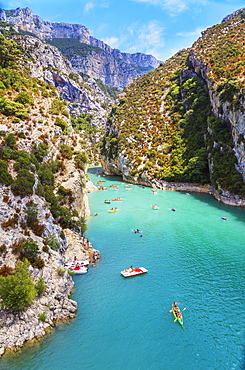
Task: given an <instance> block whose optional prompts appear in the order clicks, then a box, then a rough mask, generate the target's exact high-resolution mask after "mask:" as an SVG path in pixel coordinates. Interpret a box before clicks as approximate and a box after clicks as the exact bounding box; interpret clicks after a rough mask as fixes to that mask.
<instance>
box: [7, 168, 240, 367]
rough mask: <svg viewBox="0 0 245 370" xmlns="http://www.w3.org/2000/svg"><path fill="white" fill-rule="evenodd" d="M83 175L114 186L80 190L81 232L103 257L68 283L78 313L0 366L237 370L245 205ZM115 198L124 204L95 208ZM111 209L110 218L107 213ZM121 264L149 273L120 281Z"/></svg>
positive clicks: (8, 358)
mask: <svg viewBox="0 0 245 370" xmlns="http://www.w3.org/2000/svg"><path fill="white" fill-rule="evenodd" d="M89 176H90V177H91V179H92V180H93V181H94V183H96V182H97V181H98V180H101V179H103V180H106V182H105V184H104V185H105V186H108V185H110V184H118V187H119V190H118V191H116V190H115V189H113V188H108V190H105V191H104V190H102V191H97V192H93V193H91V194H89V200H90V206H91V212H92V213H93V214H95V213H98V215H97V216H96V217H95V216H92V217H91V218H89V221H88V230H87V232H86V236H87V237H88V238H89V239H90V241H91V242H92V243H93V244H94V247H95V248H97V249H99V250H100V252H101V256H102V258H101V261H100V262H99V263H98V264H97V265H96V266H95V267H93V268H92V267H91V268H90V269H89V272H88V273H87V274H86V275H82V276H75V277H74V281H75V292H74V294H73V297H72V298H73V299H75V300H76V301H77V302H78V305H79V310H78V312H77V317H76V319H75V320H73V321H71V322H69V323H68V324H65V325H60V326H57V327H55V328H54V330H53V331H52V332H51V333H50V334H48V335H47V337H46V338H45V339H44V340H43V341H41V342H39V343H38V344H37V345H35V346H25V347H24V348H23V349H22V351H21V353H19V354H17V355H14V356H13V355H11V356H9V355H7V356H4V357H3V358H2V359H0V368H1V369H11V370H15V369H21V370H27V369H28V370H34V369H38V370H46V369H48V370H54V369H55V370H56V369H64V370H66V369H73V370H78V369H79V370H80V369H82V370H87V369H92V370H103V369H108V370H114V369H115V370H131V369H140V370H141V369H142V370H146V369H147V370H148V369H149V370H155V369H159V370H160V369H163V370H169V369H171V370H179V369H181V370H193V369H197V370H226V369H227V370H231V369H244V368H245V362H244V350H245V330H244V328H245V325H244V324H245V310H244V304H245V293H244V288H245V264H244V261H245V238H244V236H245V209H241V208H233V207H228V206H225V205H223V204H221V203H219V202H217V201H216V200H215V199H214V198H213V197H211V196H208V195H203V194H194V193H191V194H185V193H181V192H172V191H157V194H153V193H151V189H150V188H142V187H139V186H136V185H130V188H132V190H126V186H125V183H123V182H122V181H121V179H120V178H118V177H98V176H97V175H96V174H94V173H90V174H89ZM115 197H121V198H122V199H123V200H122V201H121V202H112V203H113V204H111V205H108V204H105V203H104V200H105V199H112V198H115ZM152 204H157V205H158V206H159V210H153V209H152V208H151V206H152ZM112 206H115V207H118V208H119V212H117V213H108V212H107V211H108V209H110V208H111V207H112ZM172 207H173V208H175V209H176V211H175V212H173V211H171V208H172ZM221 216H226V217H227V218H228V219H227V220H226V221H225V220H222V219H221ZM136 228H139V229H140V230H141V234H135V233H134V229H136ZM140 235H142V237H140ZM130 265H133V266H135V267H140V266H144V267H146V268H147V269H148V270H149V271H148V273H147V274H145V275H142V276H137V277H133V278H129V279H125V278H123V277H122V276H121V275H120V271H121V270H123V269H124V268H127V267H129V266H130ZM174 300H176V301H178V302H179V301H180V300H181V301H182V302H181V303H180V307H181V308H182V309H183V308H186V310H185V311H184V313H183V316H184V326H183V328H182V327H181V326H180V325H179V324H178V323H176V322H174V321H173V315H172V314H171V313H169V310H170V309H171V303H172V301H174Z"/></svg>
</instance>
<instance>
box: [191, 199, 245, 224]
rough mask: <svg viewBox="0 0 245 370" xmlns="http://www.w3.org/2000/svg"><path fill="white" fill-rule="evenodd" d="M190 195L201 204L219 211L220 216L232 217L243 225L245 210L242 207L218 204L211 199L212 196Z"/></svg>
mask: <svg viewBox="0 0 245 370" xmlns="http://www.w3.org/2000/svg"><path fill="white" fill-rule="evenodd" d="M190 195H191V196H192V197H193V198H195V199H196V200H199V201H200V202H202V203H206V202H208V203H209V204H210V205H211V206H213V207H215V208H216V209H217V210H220V216H227V218H228V217H229V216H232V217H233V218H235V219H237V220H239V221H242V222H244V223H245V208H244V207H235V206H230V205H228V204H224V203H221V202H219V201H218V200H217V199H215V198H214V197H213V195H209V194H203V193H190Z"/></svg>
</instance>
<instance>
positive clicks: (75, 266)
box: [65, 261, 89, 275]
mask: <svg viewBox="0 0 245 370" xmlns="http://www.w3.org/2000/svg"><path fill="white" fill-rule="evenodd" d="M88 265H89V262H88V261H76V263H74V262H70V263H66V264H65V267H66V268H67V269H68V270H72V271H73V272H74V273H75V274H76V275H79V274H86V272H88V267H87V266H88Z"/></svg>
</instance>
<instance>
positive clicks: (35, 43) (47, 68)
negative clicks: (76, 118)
mask: <svg viewBox="0 0 245 370" xmlns="http://www.w3.org/2000/svg"><path fill="white" fill-rule="evenodd" d="M13 38H14V40H15V41H16V42H17V43H18V44H19V45H20V46H22V47H23V49H24V50H25V54H26V56H27V59H25V64H26V65H27V67H28V68H29V70H30V73H31V76H32V77H36V78H38V79H40V80H42V81H44V82H46V83H49V84H52V85H53V86H55V87H56V88H57V91H58V93H59V95H60V97H61V98H63V99H65V100H67V101H68V102H69V106H68V107H69V110H70V112H71V114H76V115H79V114H80V113H81V112H84V113H88V114H92V116H93V119H92V123H93V124H94V125H95V126H98V127H104V126H105V117H106V114H107V112H108V111H109V109H110V107H111V105H112V104H113V101H112V99H111V98H110V97H109V96H107V95H106V94H105V93H103V91H102V90H101V89H100V88H99V87H98V85H97V84H96V82H95V81H94V80H93V79H92V78H87V79H86V81H84V80H83V78H82V77H81V76H80V75H79V74H78V73H76V71H75V70H74V69H73V67H72V65H71V63H70V62H69V61H68V60H67V59H66V58H64V57H63V56H62V54H61V53H60V52H59V50H58V49H57V48H56V47H54V46H51V45H49V44H46V43H45V42H43V41H41V40H39V39H37V38H36V37H32V36H30V35H22V34H18V35H15V36H14V37H13Z"/></svg>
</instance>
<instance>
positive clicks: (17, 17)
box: [0, 8, 160, 90]
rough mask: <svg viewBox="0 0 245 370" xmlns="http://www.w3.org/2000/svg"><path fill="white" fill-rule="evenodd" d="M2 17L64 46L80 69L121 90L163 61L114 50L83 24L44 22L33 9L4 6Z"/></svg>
mask: <svg viewBox="0 0 245 370" xmlns="http://www.w3.org/2000/svg"><path fill="white" fill-rule="evenodd" d="M0 20H2V21H4V22H10V23H12V24H14V25H15V26H17V27H18V29H19V31H20V30H21V31H23V32H28V33H32V34H33V35H36V36H37V37H39V38H40V39H41V40H47V41H48V42H50V44H52V45H54V46H56V47H58V48H59V49H60V51H61V52H62V53H63V54H64V55H65V56H66V57H67V58H68V59H69V60H70V62H71V64H72V66H73V68H74V69H75V70H76V71H77V72H80V73H83V74H87V75H89V76H90V77H92V78H94V79H99V80H101V81H102V82H103V83H104V84H108V85H109V86H111V87H117V88H118V89H120V90H121V89H123V88H124V87H125V86H127V85H128V84H129V83H131V82H132V81H133V80H134V79H136V78H138V77H140V76H142V75H143V74H145V73H146V72H149V71H151V70H153V69H155V68H156V67H158V66H159V64H160V62H159V61H158V60H157V59H156V58H155V57H154V56H152V55H146V54H142V53H135V54H129V53H122V52H121V51H120V50H117V49H112V48H111V47H110V46H109V45H107V44H105V43H104V42H103V41H101V40H98V39H96V38H95V37H93V36H91V35H90V33H89V30H88V29H87V28H86V27H85V26H83V25H80V24H69V23H54V22H48V21H44V20H43V19H42V18H41V17H39V16H38V15H33V13H32V10H31V9H30V8H24V9H22V8H17V9H14V10H3V9H0Z"/></svg>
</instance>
